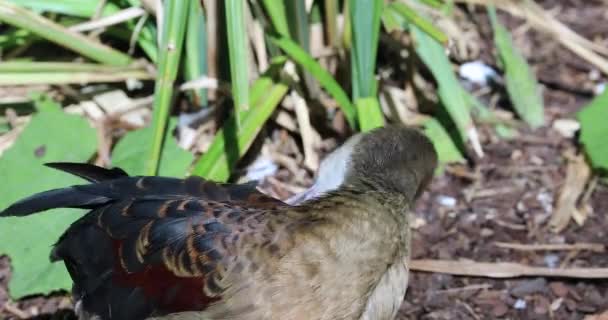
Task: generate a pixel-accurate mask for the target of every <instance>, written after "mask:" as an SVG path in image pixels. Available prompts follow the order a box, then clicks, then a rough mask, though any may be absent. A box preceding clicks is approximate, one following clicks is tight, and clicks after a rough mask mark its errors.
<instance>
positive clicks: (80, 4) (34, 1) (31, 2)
mask: <svg viewBox="0 0 608 320" xmlns="http://www.w3.org/2000/svg"><path fill="white" fill-rule="evenodd" d="M10 2H13V3H15V4H17V5H20V6H22V7H27V8H30V9H32V10H35V11H38V12H55V13H61V14H66V15H73V16H77V17H82V18H90V17H91V16H93V14H95V11H96V10H97V6H98V5H99V0H53V1H48V0H10ZM118 10H120V8H119V7H118V6H116V5H115V4H114V3H112V2H109V3H107V4H106V5H105V6H104V10H103V14H104V15H108V14H112V13H115V12H117V11H118Z"/></svg>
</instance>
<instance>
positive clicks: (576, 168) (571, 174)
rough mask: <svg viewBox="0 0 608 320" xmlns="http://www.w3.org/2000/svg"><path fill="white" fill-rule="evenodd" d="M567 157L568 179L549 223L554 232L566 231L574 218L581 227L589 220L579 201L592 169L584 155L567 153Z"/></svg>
mask: <svg viewBox="0 0 608 320" xmlns="http://www.w3.org/2000/svg"><path fill="white" fill-rule="evenodd" d="M565 156H566V158H567V159H568V166H567V169H566V179H565V181H564V184H563V186H562V188H561V190H560V192H559V196H558V199H557V204H556V206H555V211H553V215H552V216H551V220H550V221H549V226H550V227H551V230H552V231H553V232H561V231H562V230H564V229H565V228H566V227H567V226H568V224H569V223H570V219H572V218H574V216H576V221H577V223H579V225H581V224H583V223H584V222H585V220H586V218H587V216H586V214H585V212H586V211H581V210H579V208H578V207H577V201H578V199H579V197H580V196H581V195H582V194H583V193H584V191H585V185H586V184H587V181H588V180H589V177H590V176H591V169H590V168H589V166H588V165H587V162H586V161H585V157H584V156H583V155H582V154H578V155H574V154H569V153H567V154H566V155H565Z"/></svg>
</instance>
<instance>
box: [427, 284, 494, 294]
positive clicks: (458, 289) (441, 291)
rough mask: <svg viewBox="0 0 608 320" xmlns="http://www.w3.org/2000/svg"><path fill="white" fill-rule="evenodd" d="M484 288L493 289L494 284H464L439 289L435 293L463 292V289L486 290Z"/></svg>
mask: <svg viewBox="0 0 608 320" xmlns="http://www.w3.org/2000/svg"><path fill="white" fill-rule="evenodd" d="M484 289H492V285H491V284H489V283H484V284H472V285H469V286H464V287H458V288H449V289H443V290H437V291H435V293H445V294H452V293H458V292H462V291H476V290H484Z"/></svg>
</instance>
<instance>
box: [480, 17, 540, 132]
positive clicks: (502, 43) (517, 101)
mask: <svg viewBox="0 0 608 320" xmlns="http://www.w3.org/2000/svg"><path fill="white" fill-rule="evenodd" d="M488 13H489V15H490V21H491V22H492V28H493V29H494V43H495V44H496V49H497V50H498V55H499V58H500V61H501V62H502V67H503V69H504V71H505V80H506V86H507V92H508V93H509V98H510V99H511V102H512V103H513V107H514V108H515V111H516V112H517V114H518V115H519V116H520V117H521V118H522V119H523V120H524V121H526V122H527V123H528V124H529V125H530V126H531V127H532V128H537V127H539V126H542V125H543V124H544V122H545V117H544V109H543V97H542V94H541V90H540V88H539V86H538V83H537V81H536V77H535V75H534V73H533V72H532V70H531V69H530V66H529V65H528V63H527V62H526V59H525V58H524V56H523V55H522V54H521V53H520V52H519V51H518V50H517V48H516V47H515V45H514V44H513V41H512V40H511V35H510V34H509V32H508V31H507V29H505V27H503V26H502V25H501V24H500V22H499V21H498V18H497V17H496V9H494V7H489V8H488Z"/></svg>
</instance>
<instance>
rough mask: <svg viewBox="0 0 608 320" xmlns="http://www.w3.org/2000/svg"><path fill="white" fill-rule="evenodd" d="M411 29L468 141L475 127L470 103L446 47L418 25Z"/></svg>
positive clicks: (442, 97) (445, 101) (421, 53)
mask: <svg viewBox="0 0 608 320" xmlns="http://www.w3.org/2000/svg"><path fill="white" fill-rule="evenodd" d="M411 30H412V34H413V35H414V38H415V42H416V53H417V54H418V56H419V57H420V58H421V59H422V61H423V62H424V64H425V65H426V66H427V67H428V68H429V70H431V73H432V74H433V77H434V78H435V80H437V84H438V86H439V88H438V94H439V98H440V99H441V103H442V104H443V105H444V106H445V108H446V111H447V113H448V114H449V115H450V118H451V119H452V121H453V122H454V123H455V124H456V127H457V128H458V133H459V134H460V137H461V139H462V140H463V141H467V140H468V133H469V130H471V128H473V120H472V119H471V115H470V113H469V112H470V104H469V102H468V101H467V99H466V98H465V96H464V94H462V92H463V91H464V88H463V87H462V86H461V85H460V82H458V78H456V75H455V74H454V70H453V69H452V64H451V63H450V60H449V59H448V57H447V56H446V53H445V50H444V48H443V47H442V46H441V45H440V44H439V42H437V41H435V40H434V39H433V38H431V37H430V36H429V35H427V34H426V33H425V32H423V31H422V30H420V29H419V28H418V27H416V26H414V25H412V26H411Z"/></svg>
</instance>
